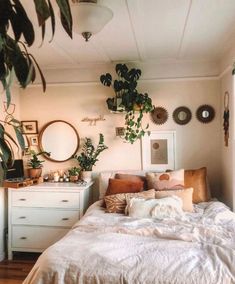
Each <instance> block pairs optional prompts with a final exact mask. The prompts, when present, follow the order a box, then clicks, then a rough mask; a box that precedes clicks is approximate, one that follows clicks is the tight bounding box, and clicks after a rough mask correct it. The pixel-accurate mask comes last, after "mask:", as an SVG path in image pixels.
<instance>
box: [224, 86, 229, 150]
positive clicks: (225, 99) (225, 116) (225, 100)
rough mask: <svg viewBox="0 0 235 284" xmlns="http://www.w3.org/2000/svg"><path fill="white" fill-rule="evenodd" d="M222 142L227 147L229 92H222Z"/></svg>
mask: <svg viewBox="0 0 235 284" xmlns="http://www.w3.org/2000/svg"><path fill="white" fill-rule="evenodd" d="M223 119H224V123H223V127H224V143H225V146H226V147H228V139H229V92H227V91H226V92H225V93H224V116H223Z"/></svg>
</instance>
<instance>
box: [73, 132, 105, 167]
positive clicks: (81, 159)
mask: <svg viewBox="0 0 235 284" xmlns="http://www.w3.org/2000/svg"><path fill="white" fill-rule="evenodd" d="M105 149H108V147H107V146H106V145H105V144H104V135H103V134H101V133H100V137H99V143H98V145H97V147H96V148H95V146H94V145H93V143H92V141H91V139H90V138H87V137H86V138H85V143H84V145H83V147H82V153H81V154H80V155H74V158H75V159H76V160H77V161H78V163H79V165H80V167H81V169H82V170H83V171H92V168H93V166H95V163H96V162H97V161H99V160H98V156H99V154H100V153H101V152H103V151H104V150H105Z"/></svg>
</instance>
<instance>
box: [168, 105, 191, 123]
mask: <svg viewBox="0 0 235 284" xmlns="http://www.w3.org/2000/svg"><path fill="white" fill-rule="evenodd" d="M172 116H173V119H174V121H175V123H177V124H179V125H185V124H187V123H189V121H190V120H191V118H192V112H191V110H190V109H189V108H188V107H185V106H180V107H177V108H176V109H175V110H174V112H173V115H172Z"/></svg>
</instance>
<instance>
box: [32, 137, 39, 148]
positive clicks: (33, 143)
mask: <svg viewBox="0 0 235 284" xmlns="http://www.w3.org/2000/svg"><path fill="white" fill-rule="evenodd" d="M30 145H31V146H38V137H37V136H32V137H30Z"/></svg>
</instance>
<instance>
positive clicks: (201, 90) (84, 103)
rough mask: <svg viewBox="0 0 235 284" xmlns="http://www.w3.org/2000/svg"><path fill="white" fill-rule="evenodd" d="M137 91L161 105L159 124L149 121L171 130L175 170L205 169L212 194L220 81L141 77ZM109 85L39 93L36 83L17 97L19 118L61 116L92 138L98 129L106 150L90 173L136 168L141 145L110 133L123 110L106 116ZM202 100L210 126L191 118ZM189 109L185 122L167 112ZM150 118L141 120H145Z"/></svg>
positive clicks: (42, 120) (51, 166)
mask: <svg viewBox="0 0 235 284" xmlns="http://www.w3.org/2000/svg"><path fill="white" fill-rule="evenodd" d="M139 91H145V92H148V94H149V95H150V96H151V98H152V99H153V103H154V104H155V105H158V106H163V107H165V108H166V109H167V110H168V112H169V120H168V121H167V123H166V124H164V125H162V126H157V125H155V124H153V123H152V122H150V130H176V135H177V141H176V148H177V163H176V165H177V168H181V167H184V168H198V167H202V166H207V167H208V172H209V178H210V180H211V184H212V188H213V193H214V195H219V190H220V141H221V138H220V134H221V132H220V123H219V120H220V115H219V114H220V82H219V81H218V80H216V79H213V80H212V79H211V80H203V79H201V80H199V79H198V80H166V81H165V80H160V81H149V82H148V81H142V82H141V84H140V85H139ZM112 95H113V92H112V90H111V89H110V88H106V87H104V86H102V85H101V84H100V83H98V84H77V85H76V86H74V85H73V86H69V85H65V86H63V85H60V86H48V89H47V93H46V94H43V93H42V91H41V87H32V88H28V89H27V90H25V91H22V94H21V96H20V106H21V119H22V120H34V119H35V120H38V122H39V128H40V129H41V128H42V127H43V125H44V124H46V123H47V122H49V121H51V120H55V119H62V120H66V121H68V122H70V123H72V124H73V125H74V127H75V128H76V129H77V131H78V133H79V135H80V137H81V138H84V137H86V136H87V137H91V138H92V139H95V141H96V142H97V139H98V133H100V132H101V133H103V134H104V136H105V143H106V144H107V145H108V147H109V149H108V150H107V151H104V152H103V153H102V154H101V156H100V161H99V162H98V163H97V166H96V167H95V169H94V170H95V171H103V170H110V169H112V170H117V169H133V170H138V169H141V145H140V142H139V141H138V142H136V143H135V144H134V145H130V144H128V143H124V142H123V141H122V140H120V138H117V137H116V136H115V127H116V126H122V125H123V122H124V115H123V114H110V113H109V111H108V110H107V108H106V103H105V100H106V99H107V97H109V96H112ZM201 104H211V105H212V106H213V107H214V108H215V111H216V117H215V119H214V121H213V122H211V123H209V124H202V123H200V122H198V121H197V120H196V118H195V111H196V109H197V107H199V106H200V105H201ZM181 105H184V106H188V107H189V108H190V109H191V110H192V114H193V118H192V121H191V122H190V123H189V124H188V125H186V126H179V125H176V124H175V123H174V122H173V119H172V112H173V110H174V109H175V108H176V107H178V106H181ZM100 114H101V115H104V116H105V119H106V120H105V121H104V122H97V126H88V124H87V123H86V122H81V120H82V118H84V117H97V116H99V115H100ZM149 120H150V119H149V116H148V115H147V116H146V117H145V121H146V122H149ZM74 163H75V161H69V162H66V163H52V162H48V161H47V162H46V163H45V166H44V173H45V172H48V171H50V170H55V169H66V168H68V167H70V166H71V165H72V164H74Z"/></svg>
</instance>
